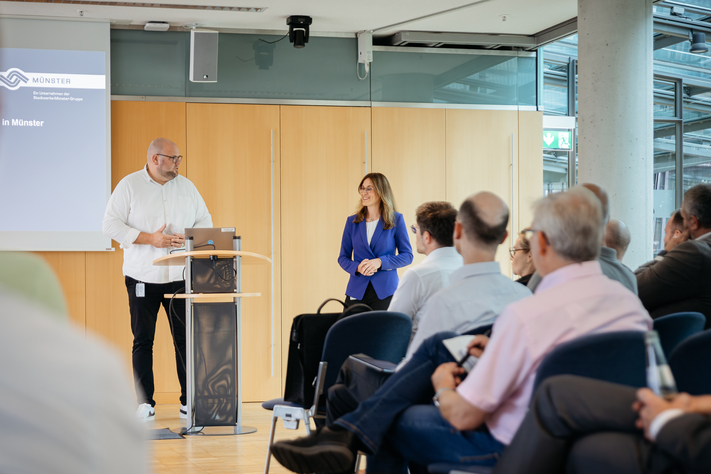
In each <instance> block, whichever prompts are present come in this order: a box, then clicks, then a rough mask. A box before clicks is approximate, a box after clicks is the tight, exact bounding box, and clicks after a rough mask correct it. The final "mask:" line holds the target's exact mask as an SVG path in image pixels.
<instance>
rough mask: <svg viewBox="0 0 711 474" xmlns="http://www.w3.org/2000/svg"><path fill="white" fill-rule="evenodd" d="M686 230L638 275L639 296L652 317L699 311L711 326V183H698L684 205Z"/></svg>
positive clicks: (689, 192)
mask: <svg viewBox="0 0 711 474" xmlns="http://www.w3.org/2000/svg"><path fill="white" fill-rule="evenodd" d="M681 216H682V218H683V220H684V228H685V230H684V232H683V233H682V234H681V235H679V236H676V237H672V238H670V239H669V242H667V244H666V246H665V249H667V253H666V254H665V255H664V256H663V258H662V260H661V261H659V262H657V263H656V264H654V265H652V266H651V267H649V269H648V270H646V271H644V272H642V273H639V274H638V275H637V284H638V286H639V299H641V300H642V303H643V304H644V307H645V308H647V310H648V311H649V313H650V314H651V315H652V318H658V317H660V316H665V315H667V314H672V313H679V312H682V311H698V312H699V313H703V314H704V315H705V316H706V328H707V329H708V328H709V327H711V184H697V185H696V186H694V187H692V188H691V189H689V190H688V191H687V192H686V194H685V195H684V202H683V203H682V205H681Z"/></svg>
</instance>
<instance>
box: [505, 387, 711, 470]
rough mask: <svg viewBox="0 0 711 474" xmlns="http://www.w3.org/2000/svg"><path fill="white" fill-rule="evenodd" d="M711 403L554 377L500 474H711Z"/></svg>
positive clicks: (709, 399)
mask: <svg viewBox="0 0 711 474" xmlns="http://www.w3.org/2000/svg"><path fill="white" fill-rule="evenodd" d="M709 415H711V396H709V395H704V396H700V397H692V396H689V395H688V394H680V395H677V396H676V397H675V398H674V399H673V400H671V401H667V400H664V399H662V398H660V397H657V396H656V395H654V394H653V393H652V391H651V390H649V389H647V388H642V389H639V390H635V389H634V388H632V387H627V386H624V385H616V384H611V383H608V382H602V381H599V380H592V379H586V378H583V377H576V376H572V375H562V376H557V377H551V378H549V379H547V380H545V381H544V382H543V383H542V384H541V386H540V388H539V389H538V391H537V392H536V395H535V398H534V400H533V403H532V404H531V409H530V411H529V412H528V414H527V415H526V418H525V419H524V421H523V423H522V424H521V428H519V430H518V432H517V433H516V436H514V439H513V441H512V442H511V444H510V445H509V447H508V448H506V454H505V456H504V457H503V458H502V459H501V461H499V463H498V465H497V466H496V469H495V470H494V473H495V474H519V473H522V472H525V473H526V474H563V473H566V472H567V473H575V474H598V473H601V472H604V473H606V474H662V473H677V474H692V473H701V472H709V471H711V417H710V416H709Z"/></svg>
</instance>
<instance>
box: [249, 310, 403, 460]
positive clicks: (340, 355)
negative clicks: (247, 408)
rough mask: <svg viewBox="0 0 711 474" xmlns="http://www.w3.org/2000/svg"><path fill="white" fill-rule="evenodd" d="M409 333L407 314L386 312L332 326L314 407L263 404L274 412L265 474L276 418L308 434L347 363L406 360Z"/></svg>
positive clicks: (366, 314) (325, 347)
mask: <svg viewBox="0 0 711 474" xmlns="http://www.w3.org/2000/svg"><path fill="white" fill-rule="evenodd" d="M411 333H412V319H411V318H410V317H409V316H408V315H406V314H403V313H396V312H389V311H370V312H367V313H360V314H356V315H353V316H349V317H348V318H345V319H342V320H340V321H338V322H336V323H335V324H334V325H333V326H331V329H330V330H329V331H328V334H326V341H325V342H324V346H323V353H322V356H321V362H320V364H319V369H318V375H317V377H316V381H315V382H314V384H315V387H316V392H315V395H314V400H313V404H312V405H311V406H310V407H305V406H301V405H298V404H296V403H291V402H286V403H285V402H283V401H282V402H279V399H276V400H270V401H269V402H265V403H263V404H262V406H263V407H264V408H266V409H272V410H273V413H272V427H271V432H270V433H269V440H268V443H269V444H268V446H267V459H266V462H265V465H264V474H268V473H269V464H270V461H271V445H272V443H273V442H274V432H275V429H276V423H277V420H278V419H279V418H281V419H283V420H284V427H285V428H286V429H291V430H295V429H298V428H299V422H300V421H302V420H303V421H304V425H305V428H306V434H307V435H309V434H311V426H310V422H311V419H312V418H317V417H319V418H323V417H324V416H323V415H321V413H323V412H325V408H326V407H325V400H323V401H321V394H322V393H323V392H324V390H328V388H329V387H331V385H333V384H334V383H335V382H336V379H337V378H338V372H339V371H340V369H341V366H342V365H343V363H344V362H345V361H346V359H348V357H349V356H350V355H352V354H360V353H362V354H367V355H369V356H370V357H373V358H374V359H379V360H387V361H390V362H393V363H398V362H400V361H401V360H402V358H403V357H405V353H406V351H407V345H408V344H409V343H410V335H411ZM270 407H271V408H270Z"/></svg>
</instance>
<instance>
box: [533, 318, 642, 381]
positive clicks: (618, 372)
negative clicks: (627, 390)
mask: <svg viewBox="0 0 711 474" xmlns="http://www.w3.org/2000/svg"><path fill="white" fill-rule="evenodd" d="M646 369H647V359H646V355H645V351H644V333H643V332H642V331H616V332H607V333H601V334H592V335H589V336H583V337H579V338H576V339H574V340H572V341H568V342H565V343H563V344H560V345H559V346H558V347H556V348H555V349H553V350H552V351H551V352H550V353H549V354H548V355H547V356H546V357H545V358H544V359H543V361H542V362H541V365H540V366H539V367H538V371H537V372H536V381H535V383H534V391H535V389H536V388H538V386H539V385H540V383H541V382H542V381H543V380H545V379H546V378H547V377H551V376H553V375H562V374H572V375H580V376H582V377H590V378H593V379H598V380H605V381H608V382H613V383H619V384H623V385H630V386H632V387H644V386H646V385H647V375H646Z"/></svg>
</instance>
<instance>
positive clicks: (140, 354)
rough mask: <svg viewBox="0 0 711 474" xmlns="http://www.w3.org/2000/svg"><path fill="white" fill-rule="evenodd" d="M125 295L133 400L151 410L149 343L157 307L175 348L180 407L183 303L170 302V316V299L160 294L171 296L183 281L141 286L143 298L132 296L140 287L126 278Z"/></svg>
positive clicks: (183, 395) (182, 393)
mask: <svg viewBox="0 0 711 474" xmlns="http://www.w3.org/2000/svg"><path fill="white" fill-rule="evenodd" d="M125 280H126V290H127V291H128V306H129V309H130V312H131V331H132V332H133V352H132V362H133V372H134V376H135V378H136V400H137V402H138V404H139V405H140V404H141V403H149V404H150V405H151V406H155V404H156V402H155V400H154V399H153V394H154V392H155V385H154V381H153V340H154V339H155V335H156V322H157V320H158V311H159V310H160V306H161V304H162V305H163V308H164V309H165V313H166V314H167V315H168V321H169V323H170V328H171V333H172V336H173V344H174V346H175V365H176V366H177V369H178V380H179V381H180V403H181V405H185V404H187V397H186V390H185V363H184V361H185V360H186V353H185V300H184V299H178V298H175V299H173V314H171V312H170V310H169V305H170V299H169V298H164V297H163V295H164V294H169V293H175V292H176V291H178V290H179V289H181V288H184V287H185V282H184V281H174V282H171V283H144V285H145V296H142V297H141V296H136V284H138V283H140V282H139V281H138V280H135V279H133V278H131V277H129V276H127V277H125Z"/></svg>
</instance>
